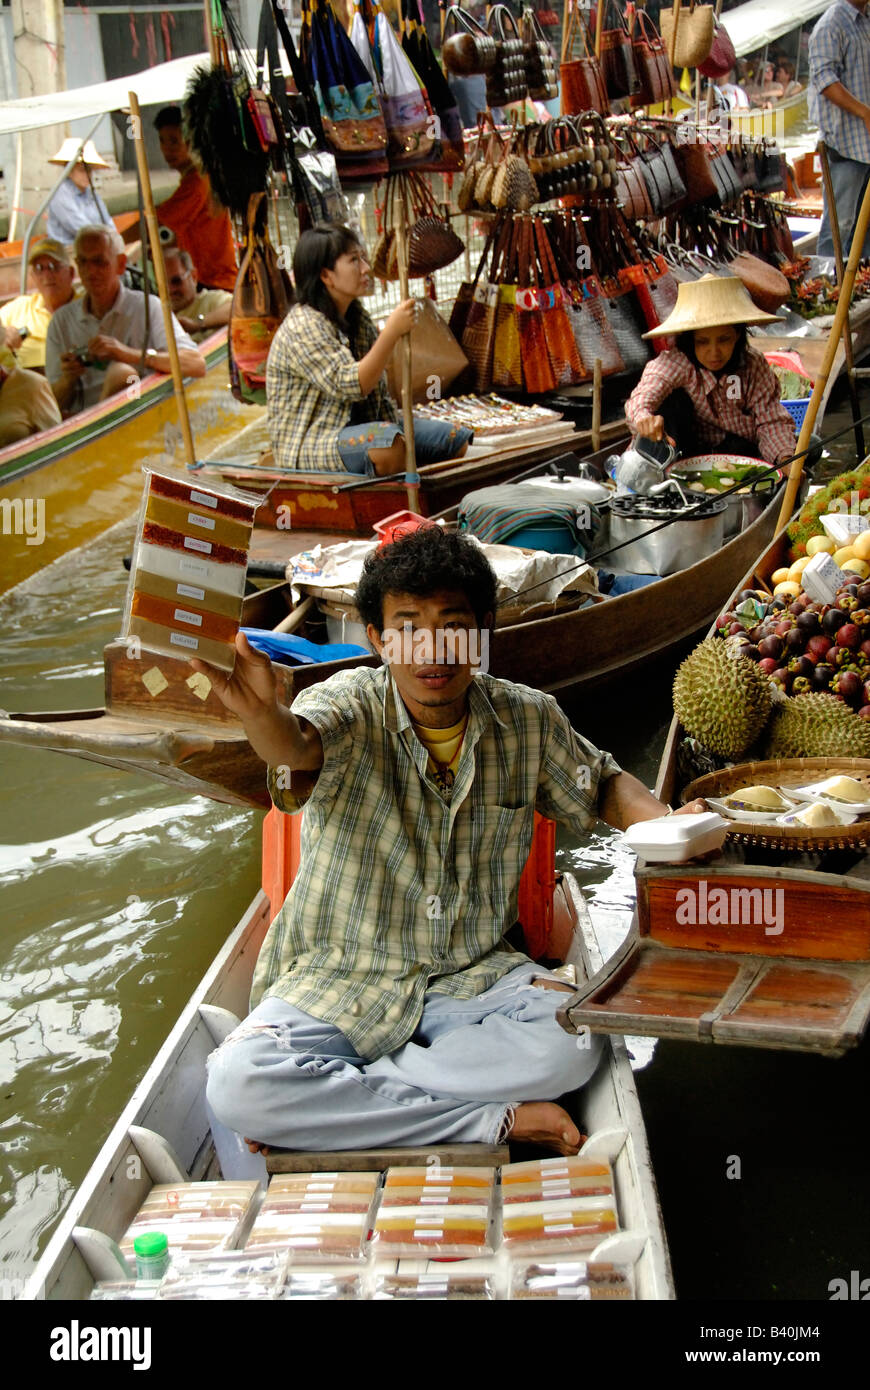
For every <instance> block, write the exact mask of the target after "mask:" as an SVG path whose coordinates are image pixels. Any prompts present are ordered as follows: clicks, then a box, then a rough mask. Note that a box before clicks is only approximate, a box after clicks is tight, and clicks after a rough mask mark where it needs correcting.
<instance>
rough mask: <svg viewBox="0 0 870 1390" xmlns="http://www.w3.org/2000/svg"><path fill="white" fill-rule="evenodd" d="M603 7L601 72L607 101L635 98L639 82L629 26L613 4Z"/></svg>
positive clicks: (612, 2) (612, 1)
mask: <svg viewBox="0 0 870 1390" xmlns="http://www.w3.org/2000/svg"><path fill="white" fill-rule="evenodd" d="M603 3H604V4H605V17H604V24H605V26H607V27H605V28H603V29H602V31H601V71H602V73H603V75H604V84H605V87H606V88H607V95H608V97H609V98H610V100H611V101H621V100H622V99H623V98H624V97H631V96H635V95H636V94H637V92H638V91H639V89H640V82H639V79H638V76H637V70H636V68H635V62H634V51H633V49H632V44H631V35H630V34H629V32H628V26H627V25H626V23H625V20H624V19H623V17H622V15H621V14H620V13H619V10H618V9H617V8H616V6H615V4H614V0H603ZM614 20H615V22H612V21H614Z"/></svg>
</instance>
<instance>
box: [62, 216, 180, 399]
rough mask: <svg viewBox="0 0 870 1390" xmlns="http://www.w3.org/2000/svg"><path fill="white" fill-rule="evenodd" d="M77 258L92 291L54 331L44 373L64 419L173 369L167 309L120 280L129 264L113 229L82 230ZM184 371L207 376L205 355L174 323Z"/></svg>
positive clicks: (64, 312)
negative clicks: (150, 374)
mask: <svg viewBox="0 0 870 1390" xmlns="http://www.w3.org/2000/svg"><path fill="white" fill-rule="evenodd" d="M75 258H76V265H77V266H78V269H79V275H80V277H81V282H82V285H83V286H84V290H85V293H84V295H83V296H82V298H81V299H74V300H73V302H72V303H71V304H66V305H64V307H63V308H62V309H58V311H57V313H56V314H55V315H54V316H53V318H52V320H51V323H50V324H49V326H48V337H47V339H46V354H45V374H46V376H47V377H48V379H49V381H50V382H51V386H52V389H53V391H54V394H55V395H56V396H57V400H58V404H59V406H60V408H61V410H62V411H63V413H64V414H65V415H73V414H75V413H76V412H77V411H79V410H83V409H85V408H86V407H88V406H91V405H95V404H96V402H97V401H101V400H105V399H106V398H107V397H108V396H112V395H114V394H115V392H116V391H121V390H123V389H125V388H127V387H129V386H130V385H131V384H132V383H134V382H135V381H136V380H137V379H138V378H139V377H140V376H144V375H145V374H146V373H147V372H169V371H171V370H172V364H171V362H170V359H169V352H168V350H167V346H166V333H165V330H164V327H163V310H162V308H161V306H160V300H159V299H158V298H157V297H156V295H153V294H152V295H149V296H148V302H147V315H148V318H147V327H146V297H145V295H144V294H142V292H141V291H140V290H131V289H128V288H127V286H126V285H123V284H122V283H121V276H122V275H123V273H124V267H125V265H126V264H127V258H126V256H125V254H124V243H123V241H122V240H121V238H120V236H119V235H118V233H117V231H116V230H115V228H114V227H100V226H93V227H82V228H81V229H80V230H79V232H78V233H77V234H76V240H75ZM173 328H174V331H175V341H176V343H177V345H178V356H179V360H180V363H181V370H182V372H183V373H184V375H185V376H192V377H199V376H205V372H206V363H205V358H204V357H203V356H202V354H201V353H200V351H199V349H198V348H197V346H196V344H195V343H194V342H193V340H192V339H191V338H189V337H188V335H187V334H186V333H185V332H184V330H183V329H182V327H181V325H180V324H179V323H178V322H177V321H176V320H175V319H174V318H173Z"/></svg>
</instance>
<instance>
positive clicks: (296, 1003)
mask: <svg viewBox="0 0 870 1390" xmlns="http://www.w3.org/2000/svg"><path fill="white" fill-rule="evenodd" d="M495 595H496V579H495V575H494V574H493V572H492V570H491V568H490V566H489V563H488V561H487V560H486V558H485V556H484V555H483V553H482V551H481V550H480V548H479V547H478V546H476V545H475V544H474V543H473V542H472V541H470V540H468V539H466V538H465V537H464V536H461V535H459V534H456V533H449V532H445V531H444V530H442V528H441V527H438V526H434V525H428V526H424V527H422V528H420V529H419V530H417V531H416V532H414V533H412V534H411V535H409V536H405V537H403V538H402V539H400V540H398V541H396V542H394V543H392V544H391V545H388V546H385V547H383V548H381V549H379V550H376V551H374V552H373V553H372V554H371V555H370V556H369V557H368V558H367V560H366V563H365V568H364V572H363V576H362V579H361V581H360V584H359V587H358V590H357V596H356V601H357V607H358V609H359V612H360V615H361V617H362V619H363V621H364V622H365V623H366V631H367V633H368V636H369V640H370V641H371V643H372V646H373V647H374V648H375V650H376V651H377V653H378V654H379V656H380V657H381V659H382V663H383V664H382V665H381V666H380V667H379V668H378V669H377V670H373V669H370V668H367V669H359V670H354V671H347V672H341V673H339V674H337V675H335V676H332V677H330V679H328V680H326V681H324V682H322V683H321V684H319V685H315V686H312V687H311V688H310V689H308V690H306V691H304V692H303V693H302V694H301V695H299V696H298V697H297V699H296V700H295V701H294V703H293V706H292V708H291V709H289V710H288V709H286V708H283V707H282V706H281V705H280V704H279V702H278V698H277V693H276V680H275V675H274V672H273V670H272V666H271V664H270V662H269V660H268V659H267V658H266V657H265V656H263V655H261V654H259V653H257V652H255V651H253V650H252V649H251V647H250V646H249V645H248V643H247V641H246V639H245V638H244V636H243V635H241V634H240V636H239V638H238V640H237V644H236V645H237V657H236V666H235V670H234V672H233V674H232V675H231V676H227V675H226V674H225V673H223V672H218V671H215V670H212V669H210V668H209V667H207V666H206V665H205V664H204V663H203V662H200V661H194V662H193V663H192V664H193V665H194V666H195V667H196V669H197V670H199V671H203V672H206V673H207V674H208V675H209V677H210V679H211V680H212V682H213V683H214V686H215V688H216V690H217V692H218V694H219V696H220V698H221V699H222V701H223V703H224V705H225V706H226V708H227V709H229V710H230V711H232V712H233V713H234V714H235V715H237V716H238V718H239V719H241V721H242V723H243V724H244V728H245V732H246V734H247V736H248V738H249V739H250V742H251V744H252V746H253V748H254V749H255V751H256V752H257V754H258V755H259V756H260V757H261V758H262V759H263V762H264V763H265V764H267V766H268V780H267V785H268V787H269V791H270V795H271V796H272V799H273V801H274V804H275V805H276V806H277V807H278V809H279V810H281V811H284V812H286V813H288V814H292V813H294V812H296V811H297V810H299V809H300V807H302V806H303V805H304V806H305V812H304V819H303V823H302V857H301V863H300V867H299V872H298V874H297V876H296V879H295V882H294V884H293V887H292V888H291V890H290V892H289V894H288V896H287V899H286V901H285V903H284V906H283V907H282V909H281V911H280V912H279V913H278V915H277V917H276V918H275V921H274V922H273V924H272V926H271V928H270V930H269V933H268V935H267V937H266V939H265V941H264V943H263V946H262V949H261V951H260V955H259V959H258V961H257V966H256V970H255V974H254V983H253V989H252V995H251V1004H252V1007H253V1012H252V1013H251V1014H250V1015H249V1017H248V1018H247V1020H246V1021H245V1022H244V1023H243V1024H242V1025H241V1026H240V1027H239V1028H238V1029H236V1031H235V1032H234V1033H232V1034H231V1035H230V1036H229V1037H228V1038H227V1040H226V1041H225V1042H224V1044H223V1045H222V1046H221V1047H220V1048H219V1049H218V1050H217V1051H216V1052H215V1053H214V1054H213V1055H212V1056H211V1058H210V1062H209V1080H208V1098H209V1101H210V1104H211V1105H212V1107H213V1110H214V1112H215V1114H216V1115H217V1118H218V1119H219V1120H221V1121H222V1122H223V1123H224V1124H225V1125H228V1126H229V1127H230V1128H232V1129H235V1130H236V1131H237V1132H238V1133H240V1134H242V1135H245V1136H248V1137H249V1143H250V1144H251V1146H252V1147H254V1148H256V1147H262V1146H267V1145H275V1146H279V1147H289V1148H294V1149H302V1150H305V1149H308V1150H310V1149H327V1150H328V1149H348V1148H353V1149H355V1148H372V1147H376V1146H384V1145H393V1144H406V1145H428V1144H441V1143H447V1142H453V1141H455V1142H481V1143H487V1144H493V1143H495V1142H496V1141H504V1140H507V1139H508V1138H510V1139H513V1140H518V1141H519V1140H524V1141H527V1142H528V1141H532V1142H538V1143H542V1144H546V1145H549V1146H552V1147H553V1148H555V1149H557V1150H558V1151H559V1152H561V1153H574V1152H576V1151H577V1149H578V1147H579V1145H580V1142H581V1136H580V1134H579V1131H578V1129H577V1127H576V1125H575V1124H574V1121H573V1120H572V1119H571V1118H570V1116H569V1115H568V1113H567V1112H566V1111H565V1110H564V1109H563V1108H562V1107H561V1106H560V1105H558V1104H557V1103H556V1097H558V1096H561V1095H564V1094H565V1093H567V1092H570V1091H572V1090H574V1089H576V1088H577V1087H578V1086H581V1085H583V1084H584V1083H585V1082H586V1081H588V1080H589V1078H590V1076H591V1075H592V1073H593V1072H594V1070H595V1067H596V1065H597V1062H598V1059H599V1056H600V1039H597V1038H593V1037H591V1036H590V1035H587V1036H586V1037H585V1038H584V1039H582V1040H581V1045H580V1046H579V1047H578V1043H577V1038H576V1037H573V1036H571V1035H569V1034H568V1033H566V1032H564V1031H563V1030H562V1029H561V1028H560V1027H559V1025H558V1023H557V1021H556V1018H555V1014H556V1009H557V1008H558V1006H559V1004H560V1002H562V1000H561V999H560V995H559V994H558V993H557V992H555V991H559V990H563V989H565V988H566V986H564V985H562V984H561V982H560V981H558V980H557V979H556V978H555V977H554V976H553V975H552V974H551V973H550V972H548V971H547V970H544V969H541V968H540V967H538V966H536V965H534V964H533V962H532V961H531V960H529V959H528V958H527V957H526V956H525V955H523V954H522V952H519V951H517V950H515V949H514V948H513V947H512V946H510V945H508V944H507V943H506V942H505V940H504V933H505V932H506V931H507V930H508V929H509V928H510V927H511V925H512V924H513V923H514V922H515V921H516V918H517V890H518V886H519V881H520V875H521V872H522V869H523V865H524V864H525V861H526V859H527V857H528V854H529V847H530V844H531V839H532V829H533V822H534V813H535V810H538V811H539V812H541V813H542V814H544V815H546V816H550V817H553V818H554V819H556V820H558V821H560V822H561V823H562V824H564V825H566V826H568V827H569V828H570V829H572V830H573V831H574V832H576V833H585V832H586V831H588V830H589V829H591V828H592V827H593V826H594V825H595V823H596V821H597V820H598V819H599V818H601V819H603V820H605V821H607V822H608V823H609V824H610V825H613V826H617V827H620V828H624V827H626V826H627V825H629V824H631V823H632V822H635V821H639V820H645V819H651V818H653V817H656V816H661V815H664V814H665V813H666V811H667V808H666V807H665V806H663V805H662V804H661V803H660V802H658V801H657V800H656V798H655V797H654V796H652V795H651V793H650V792H648V791H647V789H646V788H645V787H644V786H643V785H642V784H641V783H640V782H639V781H638V780H637V779H636V778H634V777H632V776H630V775H629V774H628V773H625V772H622V771H621V770H620V768H619V766H618V765H617V763H616V762H615V761H614V760H613V758H612V757H610V755H609V754H608V753H603V752H600V751H599V750H598V749H597V748H595V747H593V745H592V744H591V743H589V742H587V741H586V740H585V739H583V738H581V737H580V736H579V735H578V734H577V733H575V731H574V730H573V729H572V727H571V725H570V724H569V722H568V720H567V718H566V717H565V715H564V714H563V713H562V711H561V710H560V709H559V706H558V705H557V704H556V702H555V700H554V699H553V698H552V697H551V696H549V695H544V694H542V693H541V692H539V691H537V690H532V689H529V688H528V687H527V686H524V685H516V684H514V683H513V682H511V681H506V680H497V679H495V678H494V677H492V676H489V675H484V674H482V673H481V672H480V671H479V670H478V669H477V668H478V667H479V666H480V664H481V654H482V653H483V652H485V650H486V648H485V645H484V644H485V642H486V641H487V639H488V636H489V632H490V628H491V626H492V622H493V614H494V610H495ZM703 805H704V803H696V802H693V803H691V808H692V809H693V810H696V809H698V808H699V806H700V807H701V808H703ZM685 809H686V810H688V809H689V808H688V807H687V808H685Z"/></svg>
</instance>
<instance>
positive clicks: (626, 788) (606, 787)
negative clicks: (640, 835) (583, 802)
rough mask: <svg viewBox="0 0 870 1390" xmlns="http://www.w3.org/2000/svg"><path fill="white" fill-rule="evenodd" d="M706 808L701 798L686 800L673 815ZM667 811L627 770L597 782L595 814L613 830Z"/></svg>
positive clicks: (664, 813) (664, 814)
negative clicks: (599, 784) (687, 802)
mask: <svg viewBox="0 0 870 1390" xmlns="http://www.w3.org/2000/svg"><path fill="white" fill-rule="evenodd" d="M706 810H707V804H706V802H705V801H690V802H689V804H688V806H681V807H680V809H679V810H678V811H675V812H674V815H677V816H680V815H683V816H685V815H691V814H692V813H693V812H698V811H706ZM667 813H668V807H667V806H666V805H665V804H664V802H662V801H659V799H658V797H656V796H653V794H652V792H651V791H648V790H647V788H646V787H645V786H644V785H643V782H639V781H638V779H637V778H636V777H632V775H631V773H630V772H619V773H617V774H616V776H615V777H608V779H607V781H606V782H604V783H603V784H602V786H601V793H600V795H599V798H598V814H599V816H600V817H601V819H602V820H603V821H606V822H607V824H608V825H612V826H613V828H614V830H625V829H627V827H628V826H629V825H634V824H635V822H636V821H641V820H654V819H655V817H656V816H666V815H667Z"/></svg>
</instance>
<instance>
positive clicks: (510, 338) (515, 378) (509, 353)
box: [492, 218, 525, 391]
mask: <svg viewBox="0 0 870 1390" xmlns="http://www.w3.org/2000/svg"><path fill="white" fill-rule="evenodd" d="M521 230H522V223H521V222H520V220H519V219H518V218H514V219H512V221H511V224H510V236H509V239H508V243H507V247H506V250H505V256H504V262H503V264H502V268H501V273H500V279H499V287H498V304H497V305H496V311H495V342H494V345H493V354H492V384H493V387H494V388H495V390H496V391H522V390H523V388H524V384H525V380H524V377H523V354H522V347H521V344H520V323H519V317H518V310H517V286H518V281H519V241H520V233H521Z"/></svg>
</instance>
